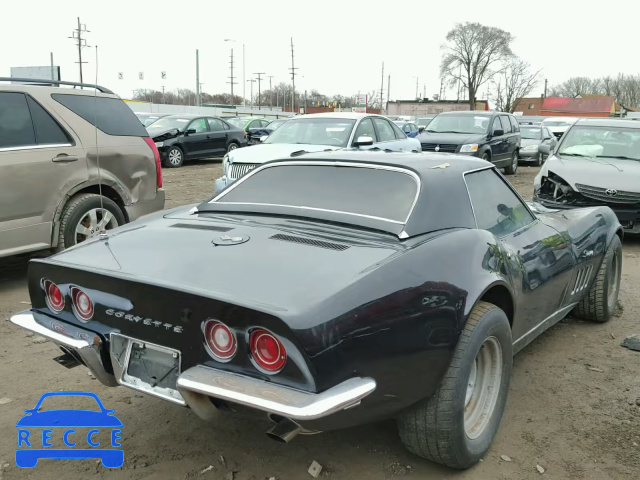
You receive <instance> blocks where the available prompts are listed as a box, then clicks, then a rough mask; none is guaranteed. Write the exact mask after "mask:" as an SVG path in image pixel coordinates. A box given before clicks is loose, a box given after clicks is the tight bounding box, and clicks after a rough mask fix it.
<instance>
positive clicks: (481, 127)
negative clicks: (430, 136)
mask: <svg viewBox="0 0 640 480" xmlns="http://www.w3.org/2000/svg"><path fill="white" fill-rule="evenodd" d="M489 120H491V117H490V116H489V115H438V116H437V117H436V118H434V119H433V120H431V123H429V126H428V127H427V128H426V131H427V132H430V133H469V134H473V133H476V134H483V133H486V132H487V129H488V128H489Z"/></svg>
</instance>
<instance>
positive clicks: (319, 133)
mask: <svg viewBox="0 0 640 480" xmlns="http://www.w3.org/2000/svg"><path fill="white" fill-rule="evenodd" d="M355 123H356V121H355V120H350V119H342V118H326V117H324V118H318V117H316V118H313V117H310V118H301V119H295V120H289V121H287V122H285V123H284V124H283V125H282V126H281V127H280V128H278V129H277V130H276V131H275V132H273V133H272V134H271V135H270V136H269V138H267V140H266V141H265V142H264V143H287V144H292V143H293V144H298V143H299V144H307V145H327V146H331V147H341V148H342V147H346V146H347V143H348V142H349V137H350V136H351V130H353V125H354V124H355Z"/></svg>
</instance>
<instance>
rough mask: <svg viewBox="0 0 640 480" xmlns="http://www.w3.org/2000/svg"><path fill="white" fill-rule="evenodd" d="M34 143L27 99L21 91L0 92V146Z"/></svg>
mask: <svg viewBox="0 0 640 480" xmlns="http://www.w3.org/2000/svg"><path fill="white" fill-rule="evenodd" d="M35 144H36V135H35V131H34V129H33V121H32V120H31V114H30V113H29V106H28V105H27V99H26V97H25V96H24V94H22V93H9V92H7V93H0V148H11V147H25V146H28V145H35Z"/></svg>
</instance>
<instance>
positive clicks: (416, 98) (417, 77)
mask: <svg viewBox="0 0 640 480" xmlns="http://www.w3.org/2000/svg"><path fill="white" fill-rule="evenodd" d="M417 99H418V77H416V100H417Z"/></svg>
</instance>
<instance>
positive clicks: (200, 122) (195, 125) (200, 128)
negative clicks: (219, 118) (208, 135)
mask: <svg viewBox="0 0 640 480" xmlns="http://www.w3.org/2000/svg"><path fill="white" fill-rule="evenodd" d="M207 128H208V127H207V121H206V120H205V119H204V118H197V119H195V120H194V121H192V122H191V123H190V124H189V126H188V127H187V130H190V129H194V130H195V131H196V133H203V132H206V131H207Z"/></svg>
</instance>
